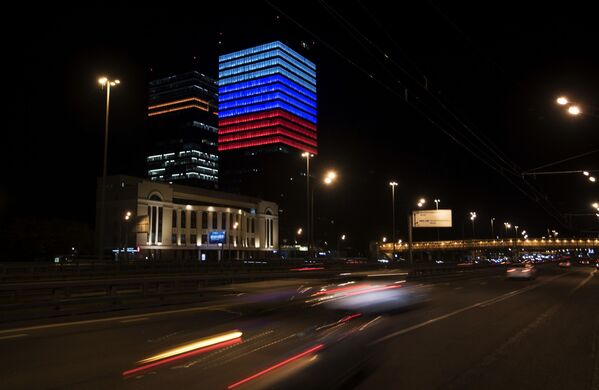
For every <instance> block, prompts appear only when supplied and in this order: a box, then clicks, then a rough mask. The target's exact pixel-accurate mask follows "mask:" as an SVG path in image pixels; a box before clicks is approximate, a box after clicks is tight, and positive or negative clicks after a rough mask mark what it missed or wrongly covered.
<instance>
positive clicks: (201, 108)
mask: <svg viewBox="0 0 599 390" xmlns="http://www.w3.org/2000/svg"><path fill="white" fill-rule="evenodd" d="M188 108H197V109H200V110H202V111H208V109H207V108H206V107H202V106H198V105H197V104H189V105H187V106H180V107H176V108H169V109H168V110H162V111H154V112H149V113H148V116H155V115H161V114H166V113H169V112H173V111H181V110H187V109H188Z"/></svg>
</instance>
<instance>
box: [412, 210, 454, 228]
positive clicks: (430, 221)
mask: <svg viewBox="0 0 599 390" xmlns="http://www.w3.org/2000/svg"><path fill="white" fill-rule="evenodd" d="M412 227H415V228H429V227H451V210H448V209H444V210H418V211H413V212H412Z"/></svg>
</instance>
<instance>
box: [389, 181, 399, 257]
mask: <svg viewBox="0 0 599 390" xmlns="http://www.w3.org/2000/svg"><path fill="white" fill-rule="evenodd" d="M389 185H390V186H391V220H392V225H393V230H392V235H391V242H392V243H393V250H392V257H393V261H395V187H397V182H396V181H392V182H390V183H389Z"/></svg>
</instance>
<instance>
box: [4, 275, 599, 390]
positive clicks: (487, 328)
mask: <svg viewBox="0 0 599 390" xmlns="http://www.w3.org/2000/svg"><path fill="white" fill-rule="evenodd" d="M589 275H590V274H589V269H573V270H571V271H562V270H557V269H554V268H551V269H549V270H547V271H545V272H543V273H542V274H541V276H540V277H539V278H538V279H537V280H535V281H533V282H508V281H505V280H504V279H503V274H502V273H497V274H494V275H484V276H479V277H471V278H467V279H451V278H447V279H446V280H445V281H442V280H441V281H437V282H434V283H433V282H431V283H428V282H427V283H418V282H411V283H406V284H404V286H408V284H411V285H412V286H414V287H415V288H428V291H429V296H430V298H431V301H430V302H429V303H428V304H426V305H422V306H419V307H416V308H414V309H412V310H409V311H403V312H400V313H396V314H394V315H384V316H383V317H381V318H378V316H376V315H371V316H366V315H364V316H360V317H355V318H351V319H350V320H344V319H346V318H348V317H347V316H348V313H342V312H338V311H331V310H326V309H323V308H322V307H319V306H318V307H311V306H310V305H306V304H305V303H303V301H301V302H300V301H299V300H298V301H295V302H292V304H290V305H289V304H286V305H276V306H275V307H274V308H273V310H271V311H268V312H266V313H259V314H258V313H255V312H252V311H247V310H246V309H247V305H242V306H239V305H235V304H234V302H235V300H236V299H238V298H239V297H229V298H228V303H227V301H225V302H220V303H219V304H218V305H212V306H209V307H205V308H201V309H200V308H193V307H190V308H187V309H193V310H187V309H185V308H183V309H181V311H178V312H173V313H166V314H164V313H162V314H155V313H152V312H147V313H137V314H135V315H133V316H127V317H124V316H120V317H117V316H114V314H113V315H111V317H112V318H114V319H112V320H107V321H99V322H88V323H78V324H74V325H69V326H62V327H45V324H44V325H41V326H42V327H38V328H32V327H31V326H36V325H37V324H28V325H29V326H20V327H19V328H16V329H13V330H8V329H4V330H3V332H2V333H0V348H2V351H3V352H4V353H3V354H2V357H1V358H0V359H1V366H0V367H2V368H1V373H2V375H1V376H2V378H3V383H4V384H5V385H6V386H7V387H6V388H33V387H35V388H38V387H49V388H81V387H85V388H107V387H124V388H130V387H134V388H137V387H139V388H163V387H166V386H177V385H181V386H189V385H202V386H203V387H206V388H226V387H227V386H228V385H231V384H232V383H235V381H239V380H241V379H243V378H247V377H251V376H252V375H253V374H256V373H259V372H261V371H263V370H264V369H266V368H268V367H273V366H274V365H276V364H277V363H280V362H284V361H285V360H288V358H290V357H294V356H298V355H301V353H302V352H305V351H309V350H310V348H312V347H314V346H317V345H319V344H318V343H321V342H323V341H322V340H325V341H324V343H325V344H330V345H335V347H334V348H330V349H327V350H317V351H315V352H313V353H312V352H309V353H308V354H307V355H305V356H304V357H301V359H298V361H297V362H296V361H294V362H292V363H289V368H288V367H287V366H286V367H279V368H277V369H276V370H273V371H272V372H268V373H266V374H264V375H263V377H264V378H270V377H276V376H277V375H279V373H280V372H281V371H282V370H288V369H291V368H293V369H299V368H303V366H302V367H291V366H293V365H294V364H300V363H301V364H307V363H306V362H302V359H306V358H308V357H310V356H311V357H314V356H317V357H318V359H320V361H321V364H320V365H318V364H317V363H318V359H317V362H316V363H314V367H315V368H316V367H317V368H318V369H319V370H321V371H323V373H326V374H327V377H331V378H333V377H334V376H335V373H336V371H341V370H344V369H346V367H345V366H341V365H340V364H339V363H338V362H339V361H347V362H351V361H358V360H360V359H361V358H362V357H363V356H368V357H371V358H373V360H372V363H373V364H371V366H372V367H369V370H368V371H367V373H368V374H369V375H368V376H366V377H365V379H364V380H363V381H362V382H360V383H357V382H352V384H353V385H356V386H358V387H361V388H365V389H366V388H383V387H385V388H386V387H389V385H390V384H393V387H398V388H400V387H401V388H431V389H433V388H481V387H484V388H499V386H500V385H501V386H506V385H510V386H511V387H513V388H534V387H537V385H540V384H543V387H544V388H547V387H549V388H559V387H557V385H558V384H561V385H564V384H575V385H576V386H577V387H568V388H591V387H589V386H591V384H592V383H593V382H592V381H593V380H594V379H593V378H594V375H596V364H597V349H598V348H599V346H598V345H596V343H597V338H598V335H597V332H598V330H599V326H598V324H599V317H598V313H599V306H598V305H599V303H598V302H597V297H599V282H598V279H599V278H598V277H597V276H592V277H589ZM401 277H402V276H401V275H393V276H390V277H388V278H381V277H378V276H377V277H376V279H377V283H379V280H380V279H386V282H394V281H395V282H396V281H400V278H401ZM302 286H303V285H302ZM285 287H286V288H287V287H288V286H285ZM297 287H300V286H297ZM272 291H277V290H272ZM272 291H270V292H272ZM349 314H351V313H349ZM376 319H378V321H377V322H376V324H377V325H376V329H375V330H372V331H370V329H371V328H375V327H374V326H370V327H369V328H368V329H366V331H365V332H363V333H364V334H366V335H367V336H365V337H362V339H359V338H356V336H354V335H355V334H357V333H359V332H357V333H354V334H353V335H352V337H353V338H348V340H351V342H350V343H345V344H344V341H341V342H338V341H337V339H334V340H333V337H337V335H338V334H341V333H339V331H338V329H342V331H343V332H346V333H347V330H348V329H350V328H352V327H353V328H354V329H357V330H360V329H362V328H363V327H364V326H366V325H368V324H369V323H370V322H371V321H374V320H376ZM94 320H97V318H96V319H94ZM339 321H341V323H340V322H339ZM565 321H566V322H565ZM331 324H332V326H331V327H329V328H325V329H324V330H319V331H315V330H314V329H315V327H317V326H321V327H323V326H329V325H331ZM378 324H382V325H378ZM236 329H239V330H240V331H242V332H243V337H242V340H243V342H241V343H232V344H231V345H226V346H224V347H223V348H219V349H216V350H212V351H207V352H206V353H202V354H200V355H196V356H190V357H189V358H184V359H179V360H177V361H175V362H173V363H172V364H171V363H169V364H164V365H161V366H158V367H152V368H151V369H148V370H142V371H137V372H134V373H133V374H132V375H123V372H126V371H128V370H132V369H137V368H138V367H140V365H139V364H137V363H136V362H138V361H139V360H141V359H144V358H147V357H149V356H152V355H153V354H157V353H159V352H161V351H165V350H168V349H169V348H172V347H173V346H176V345H181V344H184V343H189V342H190V341H192V340H198V339H199V338H205V337H207V336H210V335H214V334H220V333H223V332H230V331H233V330H236ZM573 330H575V331H573ZM324 332H330V333H329V334H328V335H325V337H323V336H322V334H324ZM335 332H337V333H335ZM344 335H345V333H344ZM336 345H340V347H337V346H336ZM345 345H351V348H349V349H347V348H346V347H345ZM327 346H328V345H327ZM366 346H367V347H366ZM358 347H360V348H358ZM362 347H364V348H367V349H361V348H362ZM342 348H346V350H343V349H342ZM356 348H357V349H356ZM336 349H337V351H336ZM339 351H344V352H343V354H342V355H339V353H340V352H339ZM364 351H368V352H364ZM368 353H372V354H371V355H368ZM341 357H342V358H341ZM570 362H572V363H574V364H575V366H576V368H575V369H570V367H571V364H570ZM560 368H561V370H560ZM594 370H595V371H594ZM308 372H310V371H308ZM308 376H311V377H314V379H315V380H316V383H317V384H318V383H322V384H323V385H324V384H325V383H327V382H326V381H324V380H323V382H318V380H319V374H315V373H314V370H313V371H312V372H311V374H310V375H308ZM552 376H553V377H555V378H552ZM539 377H540V379H539ZM535 378H536V379H535ZM520 384H525V386H520ZM596 384H597V383H596V382H595V385H596ZM252 385H256V386H258V387H260V386H268V387H269V388H270V387H273V386H274V385H273V384H272V383H267V382H264V381H263V379H262V377H261V378H258V379H255V380H254V379H252V381H251V382H248V383H244V384H242V385H240V386H239V388H244V387H252ZM494 386H496V387H494ZM578 386H580V387H578ZM585 386H586V387H585ZM275 387H276V386H275ZM286 387H288V386H286ZM326 387H330V386H328V383H327V386H326ZM539 388H540V386H539ZM561 388H565V387H561Z"/></svg>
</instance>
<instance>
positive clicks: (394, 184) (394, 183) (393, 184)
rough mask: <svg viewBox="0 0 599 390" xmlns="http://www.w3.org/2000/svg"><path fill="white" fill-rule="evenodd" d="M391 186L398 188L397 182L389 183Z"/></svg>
mask: <svg viewBox="0 0 599 390" xmlns="http://www.w3.org/2000/svg"><path fill="white" fill-rule="evenodd" d="M389 185H390V186H391V187H395V186H397V182H396V181H392V182H389Z"/></svg>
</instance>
